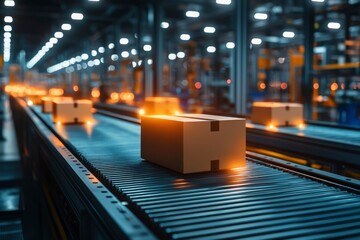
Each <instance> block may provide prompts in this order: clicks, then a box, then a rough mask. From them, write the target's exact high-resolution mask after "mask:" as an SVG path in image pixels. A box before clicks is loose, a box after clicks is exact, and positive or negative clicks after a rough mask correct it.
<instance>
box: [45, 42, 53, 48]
mask: <svg viewBox="0 0 360 240" xmlns="http://www.w3.org/2000/svg"><path fill="white" fill-rule="evenodd" d="M45 46H46V47H47V48H49V49H50V48H52V47H53V46H54V44H52V43H51V42H47V43H46V44H45Z"/></svg>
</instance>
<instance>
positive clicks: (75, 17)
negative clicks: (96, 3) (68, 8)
mask: <svg viewBox="0 0 360 240" xmlns="http://www.w3.org/2000/svg"><path fill="white" fill-rule="evenodd" d="M83 18H84V15H83V14H82V13H72V14H71V19H72V20H83Z"/></svg>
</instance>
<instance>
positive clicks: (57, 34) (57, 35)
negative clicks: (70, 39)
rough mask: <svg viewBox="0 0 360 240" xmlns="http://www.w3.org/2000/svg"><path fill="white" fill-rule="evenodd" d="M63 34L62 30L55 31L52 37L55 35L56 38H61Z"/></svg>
mask: <svg viewBox="0 0 360 240" xmlns="http://www.w3.org/2000/svg"><path fill="white" fill-rule="evenodd" d="M63 36H64V34H63V33H62V32H56V33H55V34H54V37H56V38H62V37H63Z"/></svg>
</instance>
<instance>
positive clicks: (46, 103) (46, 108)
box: [41, 97, 73, 113]
mask: <svg viewBox="0 0 360 240" xmlns="http://www.w3.org/2000/svg"><path fill="white" fill-rule="evenodd" d="M55 100H58V101H72V100H73V99H72V97H42V98H41V107H42V111H43V112H44V113H51V112H52V109H53V108H52V107H53V101H55Z"/></svg>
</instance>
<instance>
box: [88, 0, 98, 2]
mask: <svg viewBox="0 0 360 240" xmlns="http://www.w3.org/2000/svg"><path fill="white" fill-rule="evenodd" d="M88 1H89V2H100V0H88Z"/></svg>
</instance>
